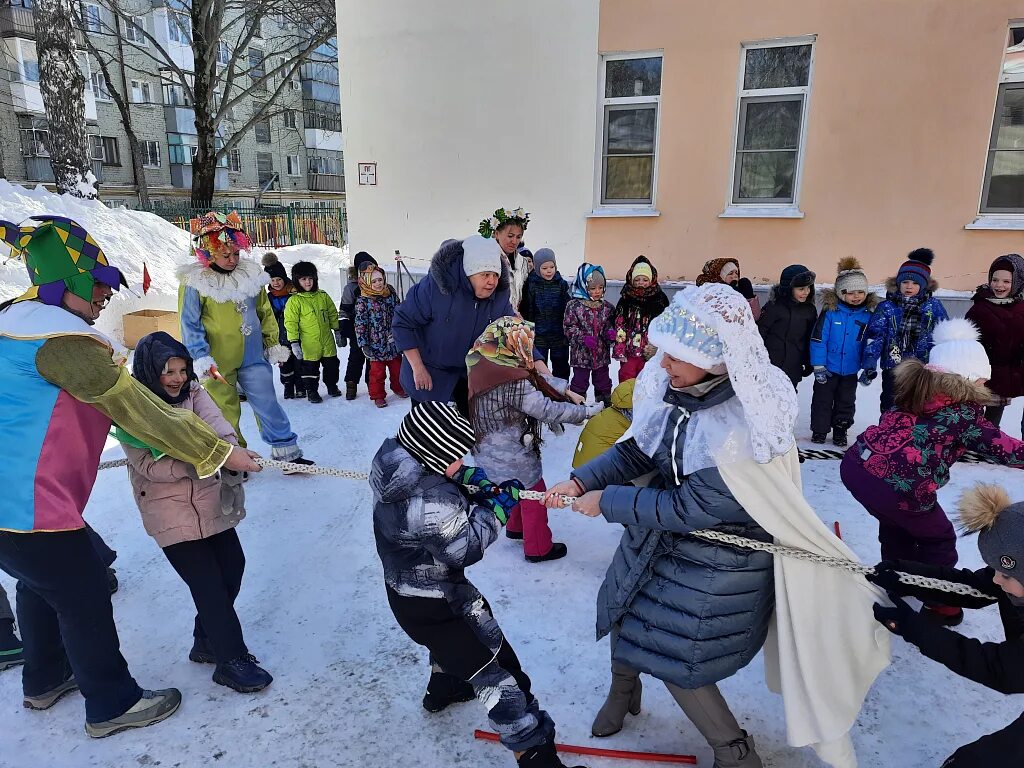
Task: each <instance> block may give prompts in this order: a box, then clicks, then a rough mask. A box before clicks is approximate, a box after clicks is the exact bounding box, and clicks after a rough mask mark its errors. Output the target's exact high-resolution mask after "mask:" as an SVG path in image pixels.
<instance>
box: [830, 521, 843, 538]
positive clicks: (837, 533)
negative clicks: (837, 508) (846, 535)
mask: <svg viewBox="0 0 1024 768" xmlns="http://www.w3.org/2000/svg"><path fill="white" fill-rule="evenodd" d="M832 528H833V529H834V530H835V532H836V538H837V539H839V540H840V541H842V540H843V533H842V531H840V530H839V521H838V520H836V521H835V522H834V523H832Z"/></svg>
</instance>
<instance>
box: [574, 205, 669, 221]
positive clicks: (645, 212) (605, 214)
mask: <svg viewBox="0 0 1024 768" xmlns="http://www.w3.org/2000/svg"><path fill="white" fill-rule="evenodd" d="M650 216H661V211H659V210H658V209H657V208H654V207H648V206H639V207H635V208H633V207H625V206H624V207H621V208H615V207H611V206H609V207H607V208H595V209H594V210H592V211H590V213H588V214H587V218H588V219H619V218H629V217H639V218H642V217H650Z"/></svg>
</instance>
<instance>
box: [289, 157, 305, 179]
mask: <svg viewBox="0 0 1024 768" xmlns="http://www.w3.org/2000/svg"><path fill="white" fill-rule="evenodd" d="M287 166H288V175H289V176H301V175H302V169H301V168H300V167H299V156H298V155H288V157H287Z"/></svg>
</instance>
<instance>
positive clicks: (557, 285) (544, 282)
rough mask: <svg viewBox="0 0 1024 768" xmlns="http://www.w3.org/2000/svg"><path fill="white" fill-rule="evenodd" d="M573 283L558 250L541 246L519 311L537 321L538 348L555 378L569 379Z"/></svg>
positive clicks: (535, 328)
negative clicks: (568, 314) (567, 321)
mask: <svg viewBox="0 0 1024 768" xmlns="http://www.w3.org/2000/svg"><path fill="white" fill-rule="evenodd" d="M569 298H570V297H569V283H567V282H566V281H565V279H564V278H563V277H562V275H561V273H560V272H559V271H558V265H557V264H556V263H555V252H554V251H552V250H551V249H550V248H541V249H539V250H538V251H537V253H536V255H535V257H534V271H533V272H531V273H530V276H529V277H528V278H526V288H525V289H524V291H523V301H522V303H521V304H520V305H519V311H520V313H521V314H522V316H523V319H524V320H529V321H530V322H531V323H533V326H534V327H533V331H534V334H535V335H536V343H535V345H534V349H536V350H537V351H538V352H539V353H540V355H541V356H542V358H543V359H544V360H545V361H547V358H548V355H550V356H551V371H552V373H554V375H555V378H558V379H565V380H566V381H568V380H569V340H568V339H567V338H565V331H564V330H563V327H562V319H563V318H564V317H565V306H566V305H567V304H568V303H569Z"/></svg>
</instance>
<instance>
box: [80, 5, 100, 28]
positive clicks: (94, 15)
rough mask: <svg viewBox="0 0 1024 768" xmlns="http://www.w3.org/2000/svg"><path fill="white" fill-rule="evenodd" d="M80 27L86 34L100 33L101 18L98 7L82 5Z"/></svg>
mask: <svg viewBox="0 0 1024 768" xmlns="http://www.w3.org/2000/svg"><path fill="white" fill-rule="evenodd" d="M82 26H83V27H85V31H86V32H101V31H102V27H103V16H102V14H101V12H100V7H99V6H98V5H92V4H90V3H82Z"/></svg>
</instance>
